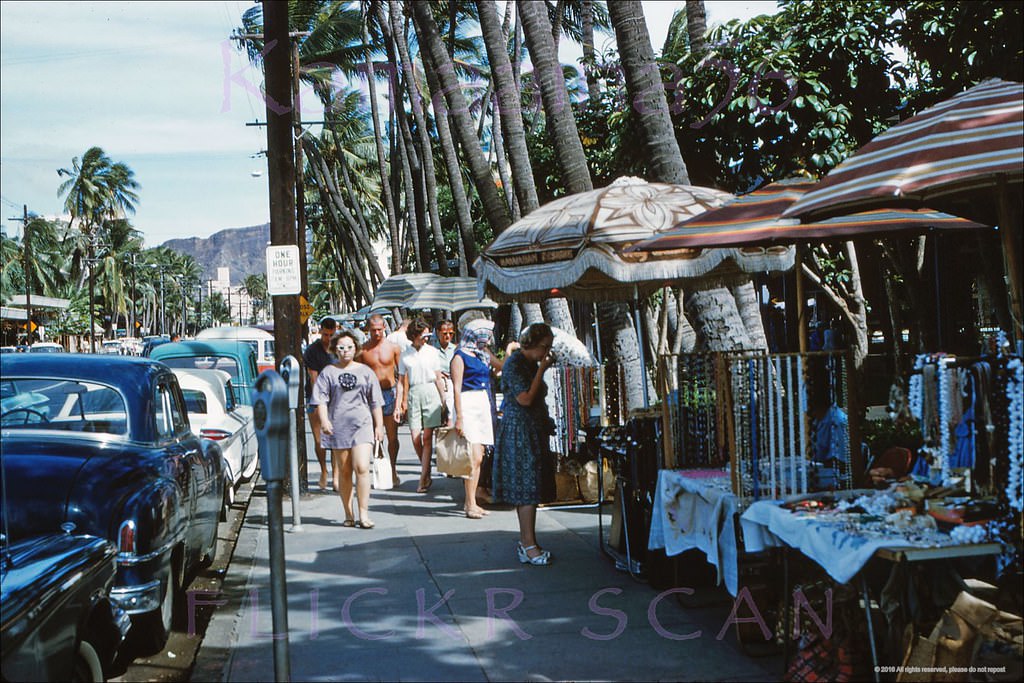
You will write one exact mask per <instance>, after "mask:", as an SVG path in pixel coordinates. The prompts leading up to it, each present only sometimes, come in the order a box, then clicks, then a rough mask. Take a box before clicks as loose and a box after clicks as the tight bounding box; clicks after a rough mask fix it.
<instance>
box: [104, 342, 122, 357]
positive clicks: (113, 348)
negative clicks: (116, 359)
mask: <svg viewBox="0 0 1024 683" xmlns="http://www.w3.org/2000/svg"><path fill="white" fill-rule="evenodd" d="M100 353H113V354H117V355H120V354H121V342H120V341H118V340H117V339H108V340H107V341H105V342H103V346H102V347H100Z"/></svg>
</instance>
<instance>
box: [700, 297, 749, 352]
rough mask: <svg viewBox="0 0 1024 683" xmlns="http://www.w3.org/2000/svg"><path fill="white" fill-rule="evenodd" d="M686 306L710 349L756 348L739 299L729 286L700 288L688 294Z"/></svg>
mask: <svg viewBox="0 0 1024 683" xmlns="http://www.w3.org/2000/svg"><path fill="white" fill-rule="evenodd" d="M686 310H687V312H688V313H689V314H690V316H691V318H692V319H693V320H695V321H696V324H695V325H694V328H695V331H696V333H697V338H698V343H699V344H700V346H701V347H702V348H705V349H707V350H708V351H736V350H739V349H752V348H754V347H753V344H752V343H751V340H750V335H749V334H747V329H746V327H745V326H744V324H743V319H742V318H741V317H740V312H739V309H738V308H737V306H736V299H735V298H734V297H733V295H732V293H731V292H730V291H729V290H728V289H727V288H725V287H712V288H709V289H698V290H694V291H692V292H690V294H689V296H687V297H686Z"/></svg>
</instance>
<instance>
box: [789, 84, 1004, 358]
mask: <svg viewBox="0 0 1024 683" xmlns="http://www.w3.org/2000/svg"><path fill="white" fill-rule="evenodd" d="M1022 179H1024V85H1022V84H1021V83H1014V82H1008V81H1001V80H998V79H991V80H987V81H984V82H982V83H980V84H978V85H976V86H974V87H973V88H970V89H968V90H965V91H964V92H962V93H959V94H958V95H955V96H953V97H952V98H950V99H948V100H945V101H944V102H940V103H938V104H936V105H934V106H932V107H929V108H927V109H925V110H924V111H922V112H921V113H920V114H918V115H917V116H913V117H911V118H909V119H907V120H906V121H903V122H902V123H899V124H896V125H895V126H893V127H892V128H890V129H888V130H887V131H885V132H884V133H882V134H880V135H879V136H878V137H876V138H875V139H874V140H872V141H871V142H869V143H868V144H866V145H865V146H864V147H862V148H861V149H859V150H858V151H857V152H856V153H854V154H853V155H852V156H850V157H849V158H848V159H846V160H845V161H843V162H842V163H841V164H839V165H838V166H836V167H835V168H834V169H832V171H830V172H829V173H828V175H826V176H825V177H824V178H823V179H822V181H821V182H820V183H819V184H818V185H817V186H816V187H815V188H814V189H813V190H812V191H810V192H808V193H807V194H806V195H804V196H803V197H802V198H801V199H800V201H798V202H796V203H795V204H794V205H793V206H791V207H790V208H789V209H788V210H787V211H786V212H785V213H784V217H786V218H800V219H801V220H805V221H812V220H819V219H820V218H823V217H827V216H835V215H838V214H845V213H849V212H851V211H864V210H866V209H870V208H875V207H878V206H886V207H892V206H908V207H922V206H925V207H929V208H932V209H939V210H941V211H945V212H947V213H951V214H954V215H957V216H963V217H965V218H970V219H972V220H976V221H980V222H982V223H985V224H987V225H998V226H999V228H1000V233H1001V238H1002V242H1003V250H1004V252H1005V258H1006V268H1007V275H1008V276H1009V280H1010V304H1011V307H1012V310H1013V314H1014V318H1015V327H1016V329H1015V330H1014V332H1015V335H1016V337H1017V339H1018V340H1019V339H1021V337H1022V332H1024V327H1022V325H1024V322H1022V315H1021V313H1022V306H1021V296H1022V293H1021V271H1020V240H1021V228H1022V226H1021V219H1020V206H1021V188H1022Z"/></svg>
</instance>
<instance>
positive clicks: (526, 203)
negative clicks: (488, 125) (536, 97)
mask: <svg viewBox="0 0 1024 683" xmlns="http://www.w3.org/2000/svg"><path fill="white" fill-rule="evenodd" d="M476 6H477V9H478V11H479V14H480V32H481V33H482V34H483V38H484V45H485V47H486V48H487V61H488V62H489V63H490V65H491V78H492V79H494V91H495V94H496V95H497V96H498V108H500V109H501V127H502V133H503V135H502V138H503V141H504V143H505V149H506V152H507V155H508V161H509V164H511V165H512V177H513V180H512V184H513V188H514V189H515V193H516V198H517V199H518V200H519V208H520V210H521V211H522V212H523V214H524V215H525V214H528V213H530V212H531V211H533V210H534V209H536V208H537V207H538V206H539V201H538V200H537V186H536V184H535V183H534V182H533V165H532V164H531V163H530V154H529V151H528V149H527V146H526V133H525V131H524V130H523V110H522V107H521V104H520V103H521V101H522V98H521V97H520V93H519V88H518V87H517V86H516V82H515V80H514V78H513V75H512V63H511V61H510V60H509V56H508V49H507V48H506V40H505V34H504V32H503V31H502V30H501V26H500V25H499V24H498V11H497V9H495V7H494V3H493V2H492V1H491V0H477V3H476Z"/></svg>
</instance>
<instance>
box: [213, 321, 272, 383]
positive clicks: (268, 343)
mask: <svg viewBox="0 0 1024 683" xmlns="http://www.w3.org/2000/svg"><path fill="white" fill-rule="evenodd" d="M196 339H198V340H201V341H206V340H208V339H230V340H231V341H244V342H245V343H247V344H248V345H249V346H251V347H252V350H253V352H254V353H255V354H256V366H257V369H258V370H259V371H260V372H263V371H264V370H273V369H275V367H276V366H275V365H274V335H272V334H270V333H269V332H267V331H265V330H261V329H259V328H257V327H232V326H224V327H208V328H206V329H205V330H202V331H200V332H199V334H197V335H196Z"/></svg>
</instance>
